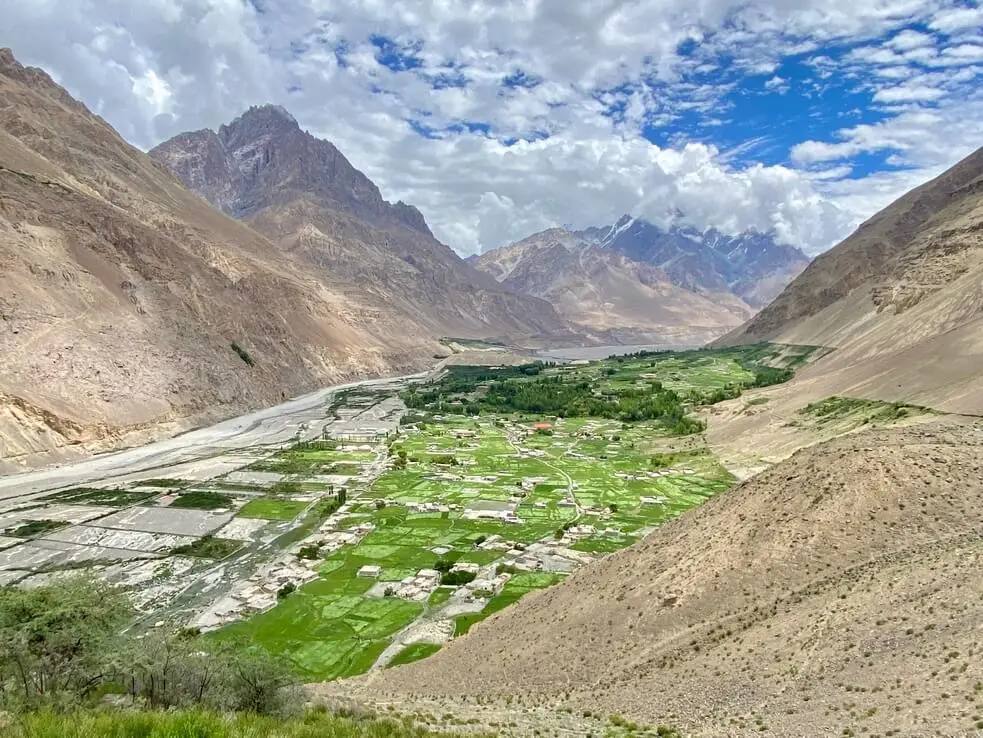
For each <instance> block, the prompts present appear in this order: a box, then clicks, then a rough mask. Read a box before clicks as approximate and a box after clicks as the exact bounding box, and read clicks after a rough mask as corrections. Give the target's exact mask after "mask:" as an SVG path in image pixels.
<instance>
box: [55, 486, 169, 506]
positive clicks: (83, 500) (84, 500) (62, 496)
mask: <svg viewBox="0 0 983 738" xmlns="http://www.w3.org/2000/svg"><path fill="white" fill-rule="evenodd" d="M141 484H146V483H145V482H141ZM156 494H157V493H156V492H140V491H137V490H131V489H96V488H93V487H76V488H73V489H63V490H60V491H58V492H52V493H51V494H50V495H45V496H44V497H42V498H41V499H42V500H45V501H46V502H65V503H69V504H72V505H107V506H109V507H129V506H130V505H138V504H140V503H141V502H146V501H147V500H149V499H150V498H151V497H155V496H156Z"/></svg>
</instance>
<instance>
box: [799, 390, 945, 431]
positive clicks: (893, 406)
mask: <svg viewBox="0 0 983 738" xmlns="http://www.w3.org/2000/svg"><path fill="white" fill-rule="evenodd" d="M926 414H935V411H934V410H932V409H931V408H927V407H921V406H919V405H906V404H904V403H900V402H883V401H881V400H864V399H858V398H853V397H827V398H826V399H825V400H819V401H818V402H812V403H810V404H808V405H806V406H805V407H804V408H802V409H801V410H800V411H799V415H801V416H805V417H808V418H814V419H815V420H816V421H817V422H818V423H819V424H820V425H828V424H834V423H835V424H844V423H846V424H851V425H866V424H868V423H881V424H890V423H897V422H899V421H901V420H906V419H908V418H914V417H917V416H919V415H926Z"/></svg>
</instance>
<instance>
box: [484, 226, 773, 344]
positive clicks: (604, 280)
mask: <svg viewBox="0 0 983 738" xmlns="http://www.w3.org/2000/svg"><path fill="white" fill-rule="evenodd" d="M470 261H471V263H472V264H474V266H475V267H477V268H478V269H479V270H481V271H483V272H486V273H487V274H489V275H491V276H492V277H494V278H495V279H496V280H498V282H500V283H501V284H502V286H504V287H506V288H508V289H510V290H512V291H514V292H516V293H518V294H523V295H537V296H539V297H542V298H543V299H544V300H547V301H548V302H549V303H550V304H552V305H553V306H554V307H555V308H556V309H557V310H558V311H559V312H560V313H561V314H562V315H563V316H565V317H566V318H568V319H570V320H571V321H573V322H575V323H578V324H580V325H583V326H586V327H588V328H591V329H594V330H599V331H609V332H611V333H612V335H615V336H617V337H618V338H619V339H620V340H622V341H624V342H629V343H630V342H632V341H634V342H636V343H647V342H651V343H668V344H675V345H700V344H703V343H705V342H706V341H708V340H710V339H712V338H714V337H716V336H719V335H720V334H721V333H723V332H725V331H727V330H729V329H731V328H733V327H734V326H736V325H738V324H739V323H740V322H741V321H743V320H745V319H747V318H748V317H750V316H751V315H752V313H753V312H754V311H753V309H752V308H751V307H749V306H748V305H747V304H746V303H745V302H744V301H743V300H741V299H740V298H739V297H737V296H736V295H734V294H732V293H730V292H729V291H727V290H726V289H724V290H723V291H720V292H716V293H710V292H707V294H703V293H701V292H699V291H696V290H691V289H686V288H683V287H680V286H678V285H676V284H674V283H673V281H672V280H671V279H670V278H669V276H668V275H667V274H666V273H665V272H664V271H663V270H662V269H660V268H659V267H656V266H652V265H651V264H649V263H647V262H644V261H635V260H632V259H631V258H629V257H628V256H626V255H625V254H624V253H622V252H621V251H619V250H617V249H614V248H607V247H605V246H602V245H601V244H598V243H591V242H588V241H586V240H584V239H582V238H580V237H579V236H578V235H577V234H574V233H572V232H570V231H567V230H564V229H562V228H553V229H550V230H547V231H543V232H542V233H537V234H534V235H532V236H529V237H528V238H525V239H523V240H522V241H518V242H516V243H514V244H511V245H509V246H505V247H503V248H500V249H495V250H494V251H488V252H485V253H483V254H481V255H479V256H475V257H472V258H471V259H470Z"/></svg>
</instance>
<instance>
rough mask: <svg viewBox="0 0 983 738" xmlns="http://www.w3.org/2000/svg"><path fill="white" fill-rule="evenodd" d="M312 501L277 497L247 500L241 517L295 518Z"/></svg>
mask: <svg viewBox="0 0 983 738" xmlns="http://www.w3.org/2000/svg"><path fill="white" fill-rule="evenodd" d="M309 504H310V503H307V502H299V501H297V500H281V499H277V498H275V497H263V498H260V499H258V500H252V501H251V502H247V503H246V504H245V505H244V506H243V508H242V509H241V510H240V511H239V517H241V518H263V519H265V520H293V519H294V518H296V517H297V516H298V515H300V513H302V512H303V511H304V510H305V509H306V508H307V506H308V505H309Z"/></svg>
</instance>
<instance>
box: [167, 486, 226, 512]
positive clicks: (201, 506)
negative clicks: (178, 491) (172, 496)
mask: <svg viewBox="0 0 983 738" xmlns="http://www.w3.org/2000/svg"><path fill="white" fill-rule="evenodd" d="M169 507H177V508H181V509H194V510H218V509H219V508H223V507H232V498H231V497H229V495H226V494H222V493H221V492H212V491H211V490H195V491H194V492H185V493H184V494H182V495H181V496H180V497H178V498H177V499H176V500H174V502H172V503H171V504H170V505H169Z"/></svg>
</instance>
